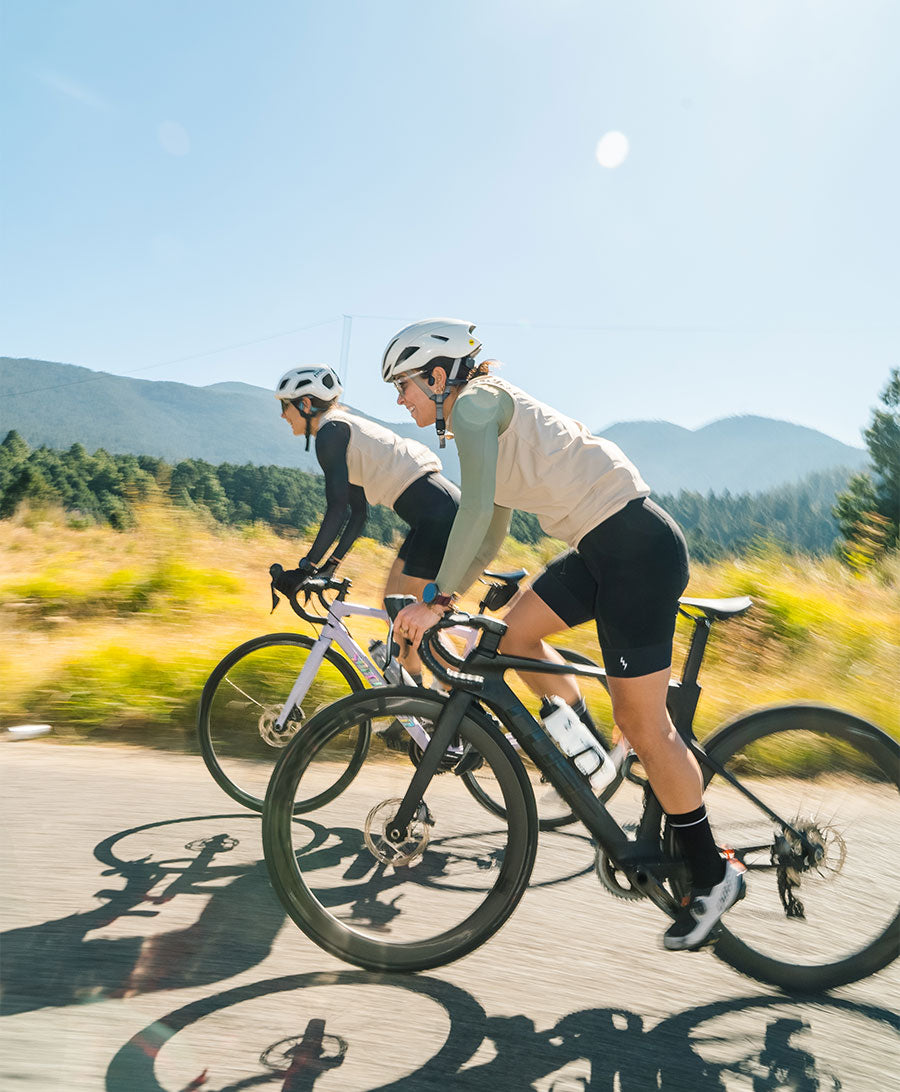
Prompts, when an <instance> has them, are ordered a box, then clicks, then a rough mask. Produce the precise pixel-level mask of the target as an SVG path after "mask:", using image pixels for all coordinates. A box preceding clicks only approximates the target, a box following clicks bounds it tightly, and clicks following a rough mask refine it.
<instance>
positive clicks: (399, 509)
mask: <svg viewBox="0 0 900 1092" xmlns="http://www.w3.org/2000/svg"><path fill="white" fill-rule="evenodd" d="M458 508H459V489H458V488H457V487H456V486H455V485H454V484H453V482H451V481H448V480H447V479H446V478H445V477H444V476H443V474H438V473H437V472H434V473H431V474H423V475H422V477H421V478H416V480H415V481H414V482H413V483H412V485H408V486H407V487H406V488H405V489H404V490H403V492H402V493H401V494H400V496H399V497H398V498H397V499H396V500H395V501H394V511H395V512H396V513H397V515H398V516H399V517H400V518H401V519H402V520H403V522H404V523H408V524H409V526H410V532H409V534H408V535H407V536H406V538H405V539H404V540H403V545H402V546H401V547H400V552H399V553H398V554H397V556H398V557H399V558H400V559H401V560H402V561H403V574H404V576H413V577H418V578H419V579H420V580H434V578H435V577H436V576H437V574H438V571H439V569H440V567H441V562H442V561H443V560H444V550H445V548H446V546H447V539H448V538H449V537H450V528H451V527H452V526H453V521H454V519H456V510H457V509H458Z"/></svg>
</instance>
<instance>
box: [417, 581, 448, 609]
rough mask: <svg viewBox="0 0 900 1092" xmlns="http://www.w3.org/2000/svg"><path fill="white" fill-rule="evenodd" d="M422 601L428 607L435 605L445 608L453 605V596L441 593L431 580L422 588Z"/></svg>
mask: <svg viewBox="0 0 900 1092" xmlns="http://www.w3.org/2000/svg"><path fill="white" fill-rule="evenodd" d="M422 602H423V603H425V604H426V606H429V607H433V606H436V607H444V608H445V609H446V608H447V607H452V606H453V596H452V595H441V589H440V588H439V587H438V586H437V584H435V582H434V581H433V580H432V581H431V582H430V583H428V584H426V585H425V587H424V588H423V589H422Z"/></svg>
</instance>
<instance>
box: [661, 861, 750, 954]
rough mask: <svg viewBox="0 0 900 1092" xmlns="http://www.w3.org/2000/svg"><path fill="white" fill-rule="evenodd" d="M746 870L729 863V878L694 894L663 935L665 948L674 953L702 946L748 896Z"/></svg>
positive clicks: (727, 870) (724, 878)
mask: <svg viewBox="0 0 900 1092" xmlns="http://www.w3.org/2000/svg"><path fill="white" fill-rule="evenodd" d="M745 892H746V886H745V884H744V875H743V871H741V870H740V866H737V867H736V866H735V865H734V864H733V863H732V862H731V861H726V862H725V875H724V876H723V878H722V879H721V880H720V881H719V882H718V883H717V884H714V885H713V886H712V887H711V888H709V890H708V891H696V890H695V891H694V893H693V895H692V896H691V901H690V903H688V905H687V906H685V907H684V908H683V909H682V910H681V912H680V913H679V914H678V917H677V918H675V920H674V921H673V922H672V924H671V925H670V926H669V928H668V929H667V930H666V931H665V933H664V934H663V947H665V948H667V949H668V950H669V951H670V952H684V951H692V950H693V949H695V948H699V947H701V946H702V945H703V944H704V943H705V941H706V940H707V938H708V937H709V934H710V933H711V932H712V931H713V929H714V928H715V926H716V925H717V924H718V922H719V919H720V918H721V917H722V915H723V914H724V913H725V911H726V910H729V909H731V907H732V906H734V904H735V903H736V902H737V901H738V900H739V899H742V898H743V897H744V894H745Z"/></svg>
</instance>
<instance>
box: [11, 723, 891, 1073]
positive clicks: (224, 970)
mask: <svg viewBox="0 0 900 1092" xmlns="http://www.w3.org/2000/svg"><path fill="white" fill-rule="evenodd" d="M0 761H2V788H3V792H2V801H3V823H4V836H3V859H2V860H3V863H2V876H0V879H2V885H3V892H4V894H3V908H4V919H3V924H2V928H3V935H2V938H0V944H2V948H0V956H2V971H3V1008H2V1011H3V1017H2V1020H0V1088H2V1089H3V1090H4V1092H17V1090H23V1092H25V1090H29V1092H57V1090H59V1092H100V1090H105V1092H187V1090H193V1089H197V1090H202V1092H237V1090H239V1089H261V1090H264V1092H265V1090H270V1089H271V1090H279V1092H300V1090H308V1089H315V1090H316V1092H328V1090H339V1092H363V1090H366V1092H368V1090H374V1089H397V1090H405V1092H420V1090H422V1092H424V1090H431V1089H439V1090H441V1092H450V1090H455V1089H460V1090H463V1092H475V1090H482V1089H483V1090H490V1092H507V1090H511V1092H516V1090H519V1089H523V1090H524V1089H537V1090H541V1092H575V1090H586V1089H590V1090H592V1092H596V1090H603V1092H643V1090H645V1089H670V1090H678V1092H713V1090H716V1092H737V1090H745V1089H746V1090H750V1092H775V1090H782V1089H785V1090H786V1089H793V1090H802V1092H819V1090H829V1092H830V1090H834V1089H842V1090H844V1092H886V1090H888V1089H891V1088H896V1087H898V1082H900V1035H898V1027H900V1022H898V1018H897V1015H896V1014H897V1009H898V1007H900V963H897V964H894V966H892V967H890V968H888V969H887V970H886V971H883V972H882V973H881V974H879V975H877V976H875V977H874V978H871V979H869V980H868V981H864V982H861V983H857V984H855V985H853V986H849V987H845V988H843V989H841V990H838V991H835V992H834V993H833V994H831V995H828V996H826V997H820V998H817V999H807V1000H804V999H791V998H787V997H785V996H783V995H779V994H777V993H776V992H775V991H773V990H770V989H768V988H767V987H765V986H761V985H759V984H757V983H754V982H752V981H750V980H749V979H746V978H742V977H741V976H740V975H738V974H737V973H736V972H734V971H733V970H731V969H730V968H729V967H728V966H726V965H725V964H724V963H721V962H720V961H718V960H717V959H715V958H714V956H712V955H711V954H710V953H709V952H708V951H707V952H700V953H695V954H669V953H666V952H664V951H663V950H662V948H661V946H660V941H659V938H660V934H661V932H662V930H663V928H664V927H665V924H666V923H665V921H664V920H663V918H662V916H661V915H660V913H659V912H658V911H657V910H655V909H654V908H653V907H652V906H651V905H649V904H648V903H646V902H626V901H623V900H619V899H616V898H614V897H613V896H612V895H610V894H609V893H608V892H607V891H606V890H605V889H604V888H602V887H601V886H600V884H599V883H598V881H597V879H596V877H595V875H594V873H593V853H592V850H591V845H590V842H589V840H588V839H587V837H586V835H585V832H584V830H583V828H581V827H579V826H574V827H572V828H568V829H567V830H566V831H562V832H558V833H555V834H543V835H542V836H541V842H540V848H539V850H538V861H537V865H536V868H535V873H534V878H533V882H532V886H531V888H530V889H529V891H528V892H527V893H526V895H525V897H524V899H523V900H522V902H521V904H520V905H519V907H518V909H517V910H516V912H515V913H514V915H513V916H512V918H511V919H510V921H509V922H508V923H507V924H506V925H505V926H504V928H503V929H502V930H501V931H500V932H499V933H498V934H497V935H496V936H495V937H494V938H493V939H492V940H491V941H489V942H488V943H487V944H486V945H485V946H484V947H482V948H481V949H479V950H478V951H476V952H475V953H473V954H472V955H470V956H468V957H467V958H465V959H463V960H461V961H460V962H458V963H456V964H453V965H451V966H449V967H446V968H443V969H441V970H439V971H435V972H430V973H427V974H420V975H411V976H406V977H394V976H384V975H375V974H368V973H366V972H363V971H359V970H356V969H354V968H352V967H349V966H347V965H345V964H342V963H340V962H339V961H338V960H336V959H334V958H332V957H331V956H329V955H326V954H325V953H324V952H322V951H321V950H319V949H318V948H317V947H316V946H315V945H314V944H313V943H312V942H311V941H309V940H308V939H307V938H306V937H305V936H304V935H303V934H302V933H301V932H300V931H299V930H298V929H297V928H296V927H295V926H294V924H293V923H292V922H291V921H289V920H286V918H285V915H284V913H283V911H282V909H281V907H280V905H279V903H278V901H277V899H276V898H275V896H274V894H273V893H272V890H271V888H270V887H269V883H268V880H267V875H266V869H265V864H264V862H263V860H262V844H261V837H260V820H259V817H258V816H256V815H253V814H251V813H248V812H242V811H241V810H240V809H239V808H237V807H236V806H234V805H233V804H232V802H231V801H230V800H229V799H228V798H227V797H226V796H224V795H223V794H222V793H221V791H220V790H219V789H218V788H217V786H216V785H215V784H214V783H213V782H212V780H211V779H210V777H209V775H208V774H207V772H206V769H205V767H204V766H203V763H202V761H201V759H200V758H198V757H193V756H185V755H179V754H168V753H160V752H155V751H152V750H145V749H139V748H125V747H116V746H111V747H93V746H79V747H74V746H63V745H59V744H57V743H55V742H52V741H50V740H36V741H33V742H24V743H20V744H18V745H17V746H16V747H6V748H3V753H2V755H0ZM898 834H900V832H898ZM885 867H891V868H893V869H896V868H897V867H898V862H897V861H892V862H885ZM848 927H852V923H849V922H848Z"/></svg>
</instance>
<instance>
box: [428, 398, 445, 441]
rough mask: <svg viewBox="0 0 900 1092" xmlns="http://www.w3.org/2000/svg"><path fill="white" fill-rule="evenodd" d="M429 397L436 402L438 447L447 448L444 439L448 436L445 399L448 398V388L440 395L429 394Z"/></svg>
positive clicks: (435, 415) (435, 421)
mask: <svg viewBox="0 0 900 1092" xmlns="http://www.w3.org/2000/svg"><path fill="white" fill-rule="evenodd" d="M428 397H429V398H430V399H431V400H432V402H434V428H435V431H436V432H437V435H438V446H439V447H446V446H447V441H446V440H445V439H444V437H445V436H446V434H447V422H446V421H445V420H444V399H445V398H446V397H447V388H446V387H445V388H444V389H443V390H442V391H441V393H440V394H429V396H428Z"/></svg>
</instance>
